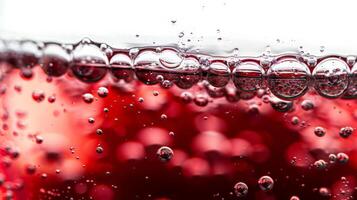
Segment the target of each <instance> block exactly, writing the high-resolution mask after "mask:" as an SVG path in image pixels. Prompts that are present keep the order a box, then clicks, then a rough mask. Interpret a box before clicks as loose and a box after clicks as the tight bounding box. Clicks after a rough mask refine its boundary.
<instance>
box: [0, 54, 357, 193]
mask: <svg viewBox="0 0 357 200" xmlns="http://www.w3.org/2000/svg"><path fill="white" fill-rule="evenodd" d="M63 63H65V62H63V60H60V61H58V62H56V63H55V64H56V66H58V68H56V70H54V71H48V70H46V68H45V67H43V66H42V68H43V69H41V67H40V65H38V64H35V66H33V68H32V69H30V71H31V72H32V73H31V76H24V75H23V68H16V67H18V66H16V65H9V62H2V64H0V65H1V69H2V70H3V71H6V70H5V69H9V70H7V72H6V73H3V77H2V80H1V88H3V89H2V90H1V91H2V92H1V93H2V94H1V96H0V103H1V106H2V108H3V109H1V110H0V116H2V118H1V120H0V122H1V124H0V125H1V127H2V129H1V140H0V149H1V161H2V165H1V168H0V169H1V173H2V174H3V179H4V182H3V183H2V185H1V192H0V194H1V195H2V198H6V197H10V196H12V198H13V199H71V198H72V199H91V198H92V199H99V200H104V199H105V200H107V199H125V200H131V199H154V200H166V199H170V200H176V199H180V200H181V199H195V200H197V199H267V200H268V199H269V200H270V199H290V198H292V199H294V198H295V199H296V198H300V199H351V198H352V197H355V196H356V191H355V187H356V186H357V185H356V181H357V180H356V172H357V151H356V145H355V143H356V142H357V138H356V133H355V129H356V128H357V122H356V120H357V111H355V110H356V108H357V102H356V101H355V100H353V99H352V100H346V99H333V100H331V99H326V98H324V97H322V96H320V95H318V94H317V93H316V92H315V91H314V90H309V91H307V92H306V93H305V94H304V95H302V96H300V97H299V98H296V99H295V100H294V101H293V102H288V101H282V100H279V99H277V98H276V97H274V95H272V94H270V93H269V90H259V91H254V92H247V91H240V90H237V88H236V86H235V85H234V83H233V82H232V81H231V82H228V83H225V78H224V77H226V76H225V73H221V72H222V71H220V72H217V73H216V72H212V71H211V72H212V73H211V72H210V71H208V72H205V73H207V74H205V75H207V76H209V77H211V78H210V79H208V81H210V83H211V84H212V83H213V84H217V86H220V87H219V88H215V87H213V86H212V85H209V84H207V83H204V82H202V80H201V81H200V80H199V79H197V77H198V75H197V74H198V72H195V71H193V72H190V73H187V74H179V75H177V74H173V73H164V72H160V71H156V72H153V71H150V70H146V71H145V70H143V71H142V73H141V71H140V70H137V71H136V73H137V74H136V76H134V74H133V71H132V70H128V69H122V68H120V69H119V67H118V69H115V70H112V73H106V71H107V69H106V68H103V67H101V66H99V67H96V68H92V69H91V68H88V65H85V67H83V66H82V67H81V66H80V65H77V63H76V62H70V63H68V64H63ZM10 64H13V63H12V62H10ZM66 66H71V70H68V72H63V69H66V68H67V67H66ZM92 66H94V65H92ZM96 66H97V65H96ZM113 66H114V65H112V68H113ZM118 66H123V64H122V63H120V65H119V64H118ZM82 69H83V70H82ZM44 71H45V72H46V73H47V74H46V73H45V72H44ZM61 71H62V72H61ZM223 72H224V71H223ZM48 74H50V75H52V77H51V78H49V76H48ZM248 74H249V73H248ZM248 74H247V76H248ZM252 74H254V73H252ZM140 75H142V77H140ZM158 75H159V76H162V78H161V77H158ZM182 76H188V77H189V78H188V79H185V78H187V77H184V78H182ZM254 76H255V74H254ZM118 77H119V78H122V79H120V80H118ZM222 77H223V78H222ZM255 77H258V76H255ZM137 79H139V80H140V81H139V80H137ZM164 80H170V82H169V83H164ZM143 82H145V83H147V84H149V82H150V84H151V82H152V83H154V82H155V83H156V85H146V84H144V83H143ZM172 82H174V83H175V84H172ZM248 82H249V81H248ZM258 82H259V81H258ZM235 83H236V82H235ZM179 84H182V85H179ZM180 86H182V87H180ZM103 87H105V88H103ZM99 88H100V89H99ZM249 88H252V87H249ZM253 88H254V87H253ZM106 89H107V90H106ZM90 94H91V95H90ZM307 100H309V101H307ZM316 127H321V128H323V131H325V133H324V134H322V133H321V132H322V130H321V129H318V130H316ZM171 150H172V152H171ZM330 154H331V155H330ZM346 156H348V158H347V157H346ZM265 176H268V178H267V177H265ZM0 178H2V177H0ZM270 178H271V179H270ZM238 182H242V183H244V184H245V185H244V184H238V185H237V186H236V184H237V183H238ZM245 186H247V188H248V191H246V189H247V188H246V187H245ZM293 196H295V197H293Z"/></svg>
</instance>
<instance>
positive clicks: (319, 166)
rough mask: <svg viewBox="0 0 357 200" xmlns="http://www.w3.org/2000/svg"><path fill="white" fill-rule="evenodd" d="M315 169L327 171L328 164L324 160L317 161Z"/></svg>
mask: <svg viewBox="0 0 357 200" xmlns="http://www.w3.org/2000/svg"><path fill="white" fill-rule="evenodd" d="M314 167H315V168H316V169H319V170H321V169H326V167H327V163H326V162H325V161H324V160H317V161H315V163H314Z"/></svg>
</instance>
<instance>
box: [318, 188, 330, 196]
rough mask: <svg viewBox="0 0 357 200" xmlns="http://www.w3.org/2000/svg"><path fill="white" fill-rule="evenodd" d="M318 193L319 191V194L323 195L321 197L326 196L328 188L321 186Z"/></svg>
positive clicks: (328, 194)
mask: <svg viewBox="0 0 357 200" xmlns="http://www.w3.org/2000/svg"><path fill="white" fill-rule="evenodd" d="M319 193H320V195H321V196H323V197H328V196H330V190H329V189H327V188H325V187H321V188H320V189H319Z"/></svg>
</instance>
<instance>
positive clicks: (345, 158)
mask: <svg viewBox="0 0 357 200" xmlns="http://www.w3.org/2000/svg"><path fill="white" fill-rule="evenodd" d="M348 160H349V157H348V155H347V154H345V153H338V154H337V161H338V162H339V163H341V164H346V163H347V162H348Z"/></svg>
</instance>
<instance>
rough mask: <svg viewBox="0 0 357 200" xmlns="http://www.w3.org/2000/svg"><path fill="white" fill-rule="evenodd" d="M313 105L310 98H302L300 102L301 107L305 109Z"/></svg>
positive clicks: (307, 109) (311, 107)
mask: <svg viewBox="0 0 357 200" xmlns="http://www.w3.org/2000/svg"><path fill="white" fill-rule="evenodd" d="M314 107H315V105H314V102H313V101H311V100H308V99H307V100H304V101H303V102H301V108H302V109H303V110H305V111H309V110H312V109H314Z"/></svg>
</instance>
